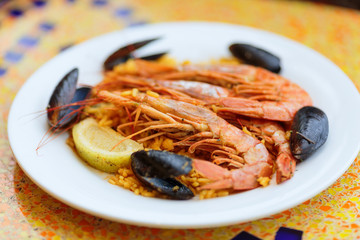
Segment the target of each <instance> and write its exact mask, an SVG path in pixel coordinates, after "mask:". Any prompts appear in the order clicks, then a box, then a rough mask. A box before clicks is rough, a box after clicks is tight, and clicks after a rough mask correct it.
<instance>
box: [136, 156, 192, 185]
mask: <svg viewBox="0 0 360 240" xmlns="http://www.w3.org/2000/svg"><path fill="white" fill-rule="evenodd" d="M131 160H132V163H133V164H134V167H135V168H137V169H139V170H138V171H141V173H142V175H143V176H145V177H160V178H168V177H177V176H180V175H184V174H188V173H189V172H190V170H191V169H192V159H191V158H188V157H186V156H182V155H179V154H175V153H171V152H167V151H157V150H150V151H144V150H140V151H137V152H134V153H133V154H132V155H131ZM140 163H144V164H140ZM136 164H137V165H136Z"/></svg>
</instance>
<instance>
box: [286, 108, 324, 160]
mask: <svg viewBox="0 0 360 240" xmlns="http://www.w3.org/2000/svg"><path fill="white" fill-rule="evenodd" d="M328 134H329V122H328V118H327V116H326V114H325V113H324V112H323V111H322V110H320V109H319V108H316V107H310V106H308V107H303V108H301V109H300V110H299V111H298V112H297V113H296V115H295V118H294V121H293V123H292V126H291V137H290V149H291V152H292V154H293V156H294V157H295V158H296V159H298V160H301V161H303V160H305V159H307V158H308V157H309V156H311V154H313V153H314V152H315V151H316V150H317V149H319V148H320V147H321V146H322V145H323V144H324V143H325V142H326V140H327V137H328Z"/></svg>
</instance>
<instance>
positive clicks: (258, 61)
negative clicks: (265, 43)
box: [229, 43, 281, 73]
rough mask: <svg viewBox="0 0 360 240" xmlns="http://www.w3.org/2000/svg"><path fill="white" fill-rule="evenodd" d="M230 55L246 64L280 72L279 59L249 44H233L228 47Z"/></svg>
mask: <svg viewBox="0 0 360 240" xmlns="http://www.w3.org/2000/svg"><path fill="white" fill-rule="evenodd" d="M229 50H230V52H231V53H232V55H233V56H234V57H236V58H238V59H240V60H242V61H244V62H245V63H246V64H250V65H254V66H258V67H262V68H265V69H267V70H269V71H271V72H274V73H279V72H280V70H281V66H280V58H278V57H277V56H275V55H273V54H271V53H269V52H268V51H266V50H264V49H261V48H257V47H254V46H252V45H249V44H243V43H234V44H232V45H230V47H229Z"/></svg>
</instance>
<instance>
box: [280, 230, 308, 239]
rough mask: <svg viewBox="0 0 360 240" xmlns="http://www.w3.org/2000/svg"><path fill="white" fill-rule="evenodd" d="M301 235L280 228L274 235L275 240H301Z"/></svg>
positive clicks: (295, 231)
mask: <svg viewBox="0 0 360 240" xmlns="http://www.w3.org/2000/svg"><path fill="white" fill-rule="evenodd" d="M302 234H303V232H302V231H299V230H296V229H292V228H286V227H281V228H279V230H278V231H277V233H276V236H275V240H301V239H302Z"/></svg>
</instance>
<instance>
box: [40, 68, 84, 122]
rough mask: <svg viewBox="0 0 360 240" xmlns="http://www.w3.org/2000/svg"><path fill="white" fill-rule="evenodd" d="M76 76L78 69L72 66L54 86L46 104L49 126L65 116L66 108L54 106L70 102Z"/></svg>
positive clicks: (77, 75)
mask: <svg viewBox="0 0 360 240" xmlns="http://www.w3.org/2000/svg"><path fill="white" fill-rule="evenodd" d="M78 77H79V70H78V69H77V68H74V69H73V70H71V71H70V72H69V73H68V74H66V75H65V76H64V77H63V78H62V79H61V81H60V82H59V84H58V85H57V86H56V88H55V90H54V92H53V94H52V95H51V97H50V101H49V104H48V106H47V110H48V111H47V116H48V123H49V125H50V126H52V127H55V126H56V125H57V124H58V121H59V120H60V119H62V118H63V117H64V116H65V114H66V110H65V111H64V110H63V109H61V108H60V109H54V108H56V107H59V106H63V105H67V104H69V103H71V101H72V99H73V97H74V95H75V91H76V84H77V80H78Z"/></svg>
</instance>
